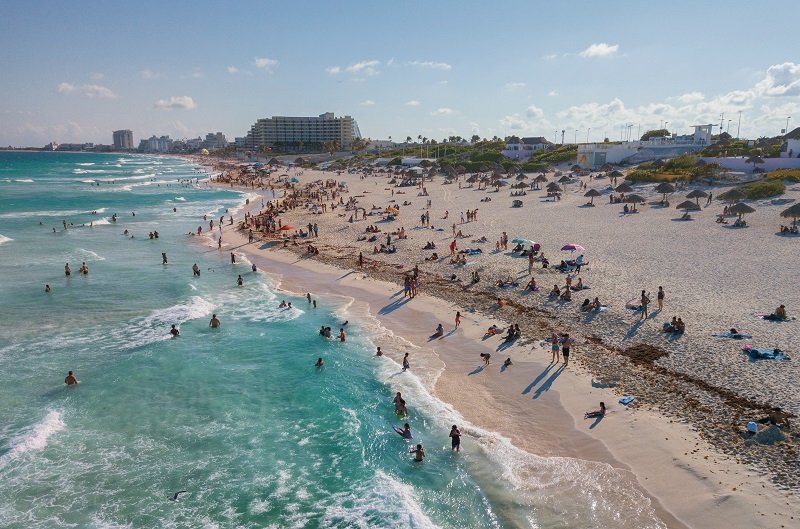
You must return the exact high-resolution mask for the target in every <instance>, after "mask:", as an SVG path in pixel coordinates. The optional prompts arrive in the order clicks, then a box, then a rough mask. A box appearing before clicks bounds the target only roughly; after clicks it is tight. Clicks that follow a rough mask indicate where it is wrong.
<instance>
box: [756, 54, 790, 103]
mask: <svg viewBox="0 0 800 529" xmlns="http://www.w3.org/2000/svg"><path fill="white" fill-rule="evenodd" d="M756 91H758V93H759V94H762V95H765V96H796V95H800V64H795V63H793V62H785V63H783V64H775V65H773V66H770V67H769V68H768V69H767V75H766V77H765V78H764V80H763V81H761V82H759V83H758V84H757V85H756Z"/></svg>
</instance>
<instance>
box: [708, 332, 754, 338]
mask: <svg viewBox="0 0 800 529" xmlns="http://www.w3.org/2000/svg"><path fill="white" fill-rule="evenodd" d="M711 336H713V337H714V338H733V339H734V340H742V339H745V338H752V336H750V335H749V334H743V333H738V334H731V331H725V332H721V333H717V334H712V335H711Z"/></svg>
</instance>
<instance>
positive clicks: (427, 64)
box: [408, 61, 453, 70]
mask: <svg viewBox="0 0 800 529" xmlns="http://www.w3.org/2000/svg"><path fill="white" fill-rule="evenodd" d="M408 64H409V65H410V66H419V67H420V68H431V69H433V70H450V69H452V68H453V67H452V66H450V65H449V64H447V63H446V62H433V61H411V62H409V63H408Z"/></svg>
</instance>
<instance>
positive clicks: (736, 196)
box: [717, 188, 747, 203]
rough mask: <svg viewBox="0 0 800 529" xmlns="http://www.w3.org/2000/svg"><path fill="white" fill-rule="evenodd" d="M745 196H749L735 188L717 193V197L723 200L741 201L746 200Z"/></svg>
mask: <svg viewBox="0 0 800 529" xmlns="http://www.w3.org/2000/svg"><path fill="white" fill-rule="evenodd" d="M745 198H747V195H745V194H744V193H743V192H741V191H739V190H738V189H735V188H734V189H729V190H727V191H725V192H724V193H721V194H719V195H717V199H718V200H722V201H723V202H728V201H731V202H734V203H735V202H739V201H740V200H744V199H745Z"/></svg>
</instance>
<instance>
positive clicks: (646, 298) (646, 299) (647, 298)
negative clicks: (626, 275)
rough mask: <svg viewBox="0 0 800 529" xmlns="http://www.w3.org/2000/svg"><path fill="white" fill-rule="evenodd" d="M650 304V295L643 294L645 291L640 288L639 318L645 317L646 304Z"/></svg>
mask: <svg viewBox="0 0 800 529" xmlns="http://www.w3.org/2000/svg"><path fill="white" fill-rule="evenodd" d="M649 304H650V296H648V295H647V294H645V291H644V290H642V317H641V319H643V320H646V319H647V306H648V305H649Z"/></svg>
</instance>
